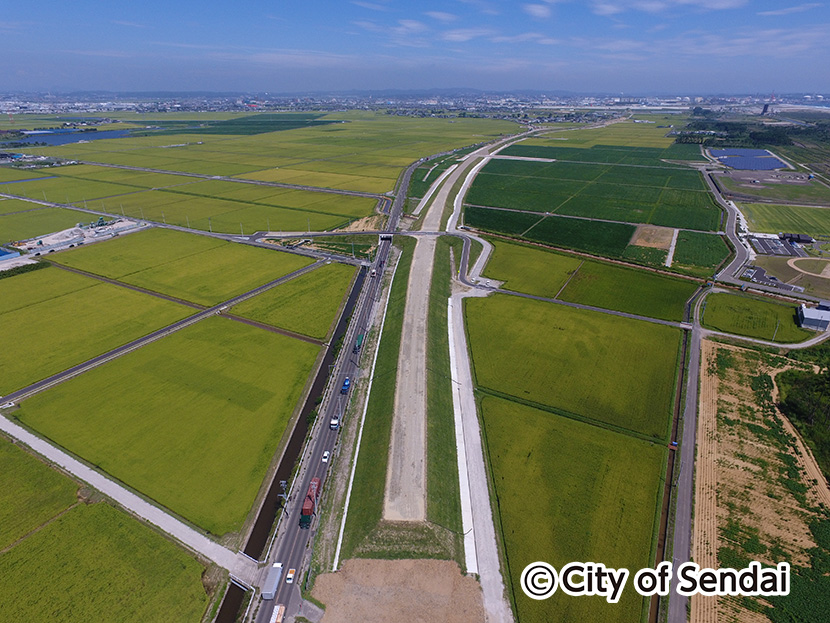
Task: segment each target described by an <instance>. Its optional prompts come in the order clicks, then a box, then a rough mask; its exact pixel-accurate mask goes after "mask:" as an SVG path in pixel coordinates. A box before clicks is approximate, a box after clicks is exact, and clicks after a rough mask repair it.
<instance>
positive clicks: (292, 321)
mask: <svg viewBox="0 0 830 623" xmlns="http://www.w3.org/2000/svg"><path fill="white" fill-rule="evenodd" d="M356 270H357V269H356V268H355V267H354V266H350V265H348V264H328V265H324V266H321V267H320V268H317V269H315V270H313V271H312V272H310V273H307V274H305V275H302V276H300V277H297V278H295V279H292V280H291V281H289V282H287V283H284V284H282V285H279V286H277V287H276V288H272V289H271V290H268V291H267V292H264V293H262V294H260V295H258V296H255V297H254V298H252V299H249V300H247V301H245V302H244V303H241V304H240V305H236V306H235V307H234V308H233V310H232V312H231V313H234V314H238V315H240V316H244V317H245V318H250V319H251V320H256V321H258V322H264V323H266V324H270V325H273V326H275V327H280V328H282V329H287V330H288V331H294V332H295V333H301V334H303V335H307V336H309V337H313V338H316V339H318V340H324V339H326V337H327V336H328V334H329V332H330V331H332V330H333V329H334V327H333V323H334V320H335V315H336V314H337V310H338V309H339V308H340V305H341V304H342V303H343V301H344V297H345V295H346V294H347V292H348V288H349V285H350V284H351V282H352V277H354V274H355V272H356Z"/></svg>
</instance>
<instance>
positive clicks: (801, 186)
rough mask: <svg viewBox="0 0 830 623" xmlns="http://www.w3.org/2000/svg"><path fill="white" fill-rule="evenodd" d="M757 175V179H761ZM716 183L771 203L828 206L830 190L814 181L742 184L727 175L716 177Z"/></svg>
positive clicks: (740, 181) (761, 175)
mask: <svg viewBox="0 0 830 623" xmlns="http://www.w3.org/2000/svg"><path fill="white" fill-rule="evenodd" d="M763 175H764V174H759V175H758V177H759V178H761V177H763ZM716 179H717V181H718V182H719V183H720V184H722V185H723V186H725V187H726V189H727V190H729V191H731V192H734V193H740V194H743V195H751V196H753V197H759V198H763V199H768V200H769V199H771V200H773V201H796V202H797V201H806V202H808V203H825V204H830V188H827V186H825V185H824V184H821V183H819V182H817V181H816V180H809V181H806V182H801V183H789V184H788V183H786V182H784V181H782V182H767V181H765V180H762V181H761V182H760V183H759V184H753V183H749V184H746V183H742V180H740V179H734V178H732V177H729V176H728V175H719V176H717V178H716Z"/></svg>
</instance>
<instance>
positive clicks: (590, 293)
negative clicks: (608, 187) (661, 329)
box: [485, 240, 697, 321]
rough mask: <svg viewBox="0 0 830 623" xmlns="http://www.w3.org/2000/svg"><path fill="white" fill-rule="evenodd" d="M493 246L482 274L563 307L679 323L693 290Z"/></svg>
mask: <svg viewBox="0 0 830 623" xmlns="http://www.w3.org/2000/svg"><path fill="white" fill-rule="evenodd" d="M491 242H492V243H493V244H494V246H495V250H494V253H493V255H492V256H491V258H490V261H489V262H488V263H487V267H486V269H485V273H486V275H487V276H488V277H490V278H491V279H496V280H498V281H504V282H505V283H504V286H503V287H504V288H506V289H509V290H514V291H516V292H524V293H526V294H535V295H537V296H544V297H547V298H555V297H556V296H557V294H559V298H560V299H561V300H564V301H570V302H573V303H582V304H584V305H591V306H594V307H603V308H605V309H614V310H617V311H624V312H628V313H632V314H638V315H641V316H649V317H652V318H660V319H663V320H677V321H680V320H682V319H683V309H684V307H685V303H686V301H687V300H688V299H689V298H690V297H691V296H692V294H693V293H694V291H695V289H696V288H697V284H695V283H694V282H691V281H686V280H680V279H674V278H672V277H667V276H664V275H658V274H656V273H651V272H646V271H642V270H637V269H633V268H626V267H623V266H615V265H613V264H606V263H603V262H596V261H592V260H583V259H582V258H579V257H575V256H572V255H566V254H563V253H556V252H553V251H549V250H546V249H540V248H537V247H530V246H526V245H521V244H516V243H510V242H506V241H502V240H497V241H496V240H491ZM566 283H567V285H565V284H566ZM563 286H564V289H562V288H563ZM560 290H561V293H560Z"/></svg>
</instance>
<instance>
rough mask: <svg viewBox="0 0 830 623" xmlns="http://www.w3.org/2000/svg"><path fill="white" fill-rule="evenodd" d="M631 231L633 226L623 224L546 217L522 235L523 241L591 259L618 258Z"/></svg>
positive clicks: (633, 229)
mask: <svg viewBox="0 0 830 623" xmlns="http://www.w3.org/2000/svg"><path fill="white" fill-rule="evenodd" d="M635 229H636V227H635V226H634V225H627V224H625V223H604V222H601V221H586V220H584V219H574V218H565V217H559V216H548V217H545V218H544V219H542V220H541V221H540V222H539V223H537V224H536V225H534V226H533V228H532V229H530V230H528V231H526V232H525V233H524V234H523V237H524V238H527V239H528V240H535V241H537V242H542V243H545V244H550V245H553V246H555V247H563V248H566V249H574V250H576V251H586V252H588V253H593V254H594V255H603V256H608V257H621V256H622V255H623V252H624V251H625V248H626V247H627V246H628V243H629V241H630V240H631V236H633V235H634V231H635Z"/></svg>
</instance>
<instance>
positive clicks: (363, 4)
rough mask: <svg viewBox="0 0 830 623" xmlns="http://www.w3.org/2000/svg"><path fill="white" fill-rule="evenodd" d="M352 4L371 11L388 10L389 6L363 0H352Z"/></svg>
mask: <svg viewBox="0 0 830 623" xmlns="http://www.w3.org/2000/svg"><path fill="white" fill-rule="evenodd" d="M352 4H354V5H355V6H359V7H361V8H364V9H369V10H370V11H388V10H389V7H386V6H383V5H382V4H376V3H374V2H362V1H361V0H352Z"/></svg>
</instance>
